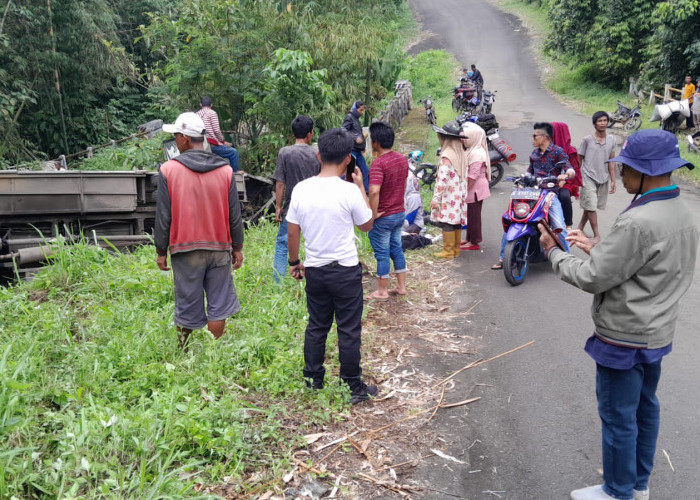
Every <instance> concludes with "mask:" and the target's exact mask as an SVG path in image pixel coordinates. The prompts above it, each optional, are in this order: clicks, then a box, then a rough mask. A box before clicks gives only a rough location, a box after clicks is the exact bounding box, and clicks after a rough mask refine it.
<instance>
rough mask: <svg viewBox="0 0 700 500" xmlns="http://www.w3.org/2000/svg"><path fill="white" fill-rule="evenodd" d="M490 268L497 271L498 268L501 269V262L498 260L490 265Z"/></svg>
mask: <svg viewBox="0 0 700 500" xmlns="http://www.w3.org/2000/svg"><path fill="white" fill-rule="evenodd" d="M491 269H493V270H494V271H498V270H499V269H503V262H499V263H498V264H494V265H492V266H491Z"/></svg>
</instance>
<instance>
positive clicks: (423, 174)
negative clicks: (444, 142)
mask: <svg viewBox="0 0 700 500" xmlns="http://www.w3.org/2000/svg"><path fill="white" fill-rule="evenodd" d="M438 151H440V150H439V149H438ZM438 155H439V153H438ZM408 168H409V170H410V171H411V172H412V173H413V175H415V176H416V177H417V178H418V180H419V181H420V182H421V183H422V184H425V185H426V186H428V187H431V188H432V186H433V184H435V179H437V166H436V165H433V164H432V163H425V162H423V151H420V150H418V149H416V150H414V151H411V152H410V153H408Z"/></svg>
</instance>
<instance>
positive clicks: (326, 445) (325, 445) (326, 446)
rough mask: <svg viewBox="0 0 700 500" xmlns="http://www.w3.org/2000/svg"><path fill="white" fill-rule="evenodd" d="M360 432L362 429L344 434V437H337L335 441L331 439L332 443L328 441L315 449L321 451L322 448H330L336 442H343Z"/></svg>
mask: <svg viewBox="0 0 700 500" xmlns="http://www.w3.org/2000/svg"><path fill="white" fill-rule="evenodd" d="M358 432H360V431H355V432H353V433H352V434H350V435H349V436H343V437H341V438H338V439H336V440H335V441H331V442H330V443H326V444H324V445H323V446H319V447H317V448H316V449H315V450H314V451H321V450H324V449H326V448H328V447H329V446H333V445H334V444H338V443H342V442H343V441H345V440H346V439H347V438H349V437H353V436H354V435H355V434H357V433H358Z"/></svg>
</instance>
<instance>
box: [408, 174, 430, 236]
mask: <svg viewBox="0 0 700 500" xmlns="http://www.w3.org/2000/svg"><path fill="white" fill-rule="evenodd" d="M403 204H404V209H405V212H406V219H405V220H404V221H403V230H404V231H406V232H408V233H420V232H421V231H422V230H423V228H424V227H425V223H424V222H423V199H422V198H421V196H420V184H419V183H418V177H416V176H415V175H413V173H412V172H411V171H410V170H409V172H408V177H407V178H406V191H405V192H404V196H403Z"/></svg>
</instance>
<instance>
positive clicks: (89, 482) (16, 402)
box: [0, 223, 347, 498]
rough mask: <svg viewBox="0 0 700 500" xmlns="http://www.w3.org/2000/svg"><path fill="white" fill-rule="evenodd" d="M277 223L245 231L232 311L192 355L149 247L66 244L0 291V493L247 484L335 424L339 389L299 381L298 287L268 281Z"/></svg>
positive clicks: (160, 492)
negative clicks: (119, 250)
mask: <svg viewBox="0 0 700 500" xmlns="http://www.w3.org/2000/svg"><path fill="white" fill-rule="evenodd" d="M276 229H277V227H276V226H275V225H273V224H267V223H264V224H262V225H261V226H259V227H255V228H252V229H250V230H248V231H247V233H246V234H247V239H246V245H245V250H244V255H245V264H244V266H243V268H242V269H240V270H239V271H237V272H236V273H235V276H234V277H235V282H236V287H237V291H238V295H239V299H240V302H241V305H242V309H241V312H240V313H239V314H238V315H237V316H235V317H234V319H233V320H231V321H229V322H228V324H227V328H226V334H225V335H224V337H223V338H222V339H221V340H219V341H215V340H213V338H212V337H211V335H210V334H209V333H208V332H206V331H199V332H196V333H195V334H193V338H192V341H191V348H190V350H189V351H188V352H182V351H180V350H179V349H177V347H176V344H177V342H176V337H175V330H174V326H173V324H172V321H173V287H172V276H171V274H170V273H163V272H161V271H159V270H158V269H157V267H156V265H155V251H154V249H153V247H142V248H139V249H138V250H136V251H135V252H134V253H133V254H131V255H120V254H114V253H111V252H107V251H104V250H101V249H99V248H97V247H92V246H88V245H86V244H78V245H73V246H66V247H64V248H62V249H61V250H60V252H59V253H58V254H57V256H56V257H55V258H54V259H53V265H52V266H50V267H46V268H44V269H43V270H42V271H41V272H40V273H39V274H38V275H37V276H36V278H35V279H34V281H32V282H28V283H22V284H19V285H17V286H15V287H12V288H0V308H1V310H2V312H3V314H2V316H0V346H1V347H0V498H12V497H15V498H39V497H53V498H58V497H61V498H63V497H70V498H74V497H78V496H82V497H92V498H94V497H114V498H117V497H118V498H155V497H159V498H160V497H164V496H168V497H173V498H174V497H182V496H188V497H189V496H192V495H193V489H192V487H193V485H194V483H195V482H199V483H204V484H216V483H217V482H220V481H223V478H224V477H231V478H233V479H234V480H235V479H236V478H238V479H239V481H240V483H241V488H243V481H242V478H243V477H245V476H246V475H247V474H249V473H250V472H251V471H254V470H255V471H258V472H261V473H260V475H259V476H258V481H263V480H266V479H267V480H269V479H270V478H272V477H274V476H275V472H276V471H277V470H278V469H279V468H280V467H283V466H284V465H285V464H286V459H287V457H288V456H289V453H288V452H289V450H290V449H291V448H293V447H294V446H296V445H299V444H300V443H299V438H298V437H297V436H299V435H300V434H302V433H303V430H304V428H305V427H308V426H311V425H314V424H315V423H319V422H329V421H332V420H333V419H334V418H335V417H334V416H333V415H334V414H335V413H337V412H338V410H340V409H341V408H342V407H343V405H344V404H345V403H344V401H345V400H346V397H347V394H346V389H344V388H342V387H339V386H338V385H337V384H329V387H328V388H327V389H325V390H324V391H321V392H320V393H314V394H309V391H308V390H306V388H305V386H304V383H303V381H302V378H301V369H302V367H303V359H302V342H303V332H304V328H305V325H306V308H305V298H304V292H303V288H302V287H303V284H300V283H297V282H295V281H294V280H292V279H288V280H287V281H286V282H285V283H283V284H282V285H281V286H280V285H276V284H275V283H274V281H273V279H272V272H271V265H272V256H273V248H274V240H275V234H276ZM329 344H330V343H329ZM332 352H333V350H332V348H330V347H329V353H332ZM330 367H331V370H333V369H336V370H337V364H336V363H335V361H331V362H330ZM297 425H298V426H300V427H299V428H296V426H297ZM280 476H281V475H280V474H277V475H276V477H280ZM248 483H251V481H248ZM253 483H254V481H253Z"/></svg>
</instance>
